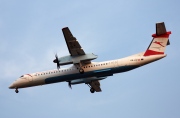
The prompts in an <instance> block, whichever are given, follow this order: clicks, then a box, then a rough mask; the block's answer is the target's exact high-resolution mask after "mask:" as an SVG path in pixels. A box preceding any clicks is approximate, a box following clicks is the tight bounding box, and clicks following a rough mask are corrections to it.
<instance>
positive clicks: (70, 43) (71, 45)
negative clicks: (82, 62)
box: [62, 27, 85, 56]
mask: <svg viewBox="0 0 180 118" xmlns="http://www.w3.org/2000/svg"><path fill="white" fill-rule="evenodd" d="M62 32H63V35H64V38H65V40H66V44H67V47H68V50H69V53H70V54H71V56H78V55H85V52H84V50H83V49H82V48H81V45H80V44H79V42H78V40H77V39H76V38H75V37H74V36H73V35H72V33H71V31H70V30H69V28H68V27H65V28H63V29H62Z"/></svg>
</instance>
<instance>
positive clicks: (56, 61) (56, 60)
mask: <svg viewBox="0 0 180 118" xmlns="http://www.w3.org/2000/svg"><path fill="white" fill-rule="evenodd" d="M53 62H54V63H57V69H58V70H59V69H60V63H59V60H58V56H57V54H55V59H54V60H53Z"/></svg>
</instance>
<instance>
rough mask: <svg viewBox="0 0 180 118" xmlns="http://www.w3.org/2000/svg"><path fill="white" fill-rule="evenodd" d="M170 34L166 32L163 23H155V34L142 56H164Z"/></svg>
mask: <svg viewBox="0 0 180 118" xmlns="http://www.w3.org/2000/svg"><path fill="white" fill-rule="evenodd" d="M170 34H171V32H170V31H169V32H166V27H165V24H164V22H161V23H156V34H153V35H152V37H153V39H152V41H151V43H150V45H149V47H148V49H147V50H146V52H145V53H144V56H151V55H161V54H164V51H165V49H166V46H167V45H170V42H169V35H170Z"/></svg>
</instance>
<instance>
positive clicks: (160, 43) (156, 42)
mask: <svg viewBox="0 0 180 118" xmlns="http://www.w3.org/2000/svg"><path fill="white" fill-rule="evenodd" d="M153 43H155V44H158V45H160V46H162V47H164V46H163V45H162V42H158V41H155V42H153Z"/></svg>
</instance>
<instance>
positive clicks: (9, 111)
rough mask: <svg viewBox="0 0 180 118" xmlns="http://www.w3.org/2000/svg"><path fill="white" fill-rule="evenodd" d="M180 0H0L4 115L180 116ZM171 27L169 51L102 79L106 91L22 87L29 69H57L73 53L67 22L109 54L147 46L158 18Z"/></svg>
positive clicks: (89, 46) (91, 46)
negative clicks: (20, 81)
mask: <svg viewBox="0 0 180 118" xmlns="http://www.w3.org/2000/svg"><path fill="white" fill-rule="evenodd" d="M179 5H180V2H179V1H178V0H158V1H157V0H156V1H148V0H145V1H142V0H111V1H107V0H100V1H95V0H91V1H83V0H76V1H62V0H51V1H44V0H36V1H27V0H16V1H15V0H0V57H1V58H0V65H1V69H0V75H1V77H0V117H1V118H12V117H14V118H17V117H20V118H22V117H26V118H32V117H33V118H43V117H44V118H49V117H51V118H59V117H62V118H70V117H74V118H77V117H81V118H82V117H85V118H92V117H101V118H110V117H111V118H112V117H113V118H179V117H180V91H179V90H180V78H179V77H180V72H179V70H180V68H179V66H180V63H179V58H180V55H179V53H180V41H179V40H180V36H179V32H180V23H179V21H180V17H179V12H180V7H179ZM156 22H165V25H166V29H167V30H168V31H172V35H170V42H171V45H170V46H168V47H167V49H166V53H167V57H166V58H164V59H162V60H160V61H157V62H154V63H151V64H149V65H146V66H143V67H141V68H138V69H135V70H132V71H129V72H126V73H120V74H116V75H114V76H112V77H108V78H107V79H105V80H103V81H101V88H102V92H101V93H95V94H91V93H90V92H89V87H88V86H87V85H85V84H80V85H75V86H72V88H73V89H72V90H71V89H69V87H68V84H67V83H66V82H63V83H56V84H51V85H45V86H38V87H32V88H25V89H19V90H20V92H19V93H18V94H16V93H15V92H14V90H10V89H8V86H9V85H10V84H11V83H12V82H13V81H14V80H16V79H17V78H18V77H20V76H21V75H23V74H27V73H33V72H38V71H45V70H51V69H55V68H56V65H55V64H54V63H53V60H54V54H55V53H57V54H58V56H59V57H60V56H64V55H68V54H69V53H68V49H67V46H66V43H65V40H64V37H63V34H62V31H61V29H62V28H63V27H69V28H70V30H71V32H72V33H73V35H74V36H75V37H76V38H77V39H78V41H79V42H80V44H81V46H82V47H83V49H84V50H85V51H86V52H93V53H94V54H97V55H98V59H96V60H94V61H97V62H98V61H106V60H112V59H118V58H122V57H125V56H129V55H132V54H135V53H139V52H142V51H145V50H146V48H147V47H148V45H149V43H150V42H151V40H152V37H151V35H152V34H153V33H155V23H156Z"/></svg>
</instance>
